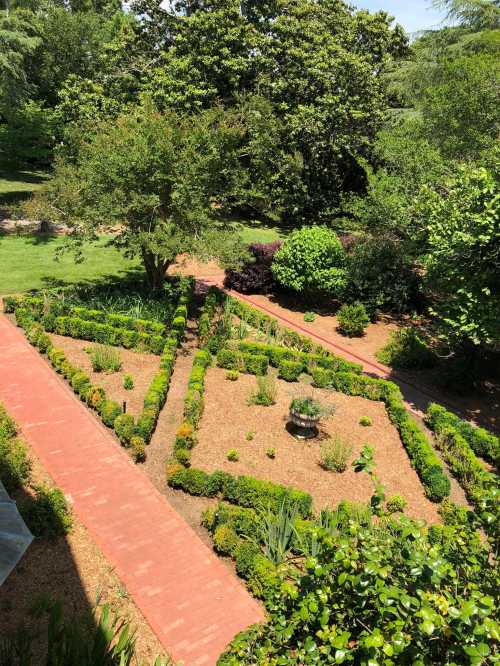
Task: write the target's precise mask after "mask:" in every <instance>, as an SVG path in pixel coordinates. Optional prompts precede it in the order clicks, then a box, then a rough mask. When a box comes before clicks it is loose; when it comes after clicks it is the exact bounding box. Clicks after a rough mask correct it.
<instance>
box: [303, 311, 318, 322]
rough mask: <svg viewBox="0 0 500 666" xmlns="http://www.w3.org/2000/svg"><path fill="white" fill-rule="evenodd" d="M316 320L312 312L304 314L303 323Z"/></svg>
mask: <svg viewBox="0 0 500 666" xmlns="http://www.w3.org/2000/svg"><path fill="white" fill-rule="evenodd" d="M315 319H316V315H315V314H314V312H304V321H305V322H313V321H314V320H315Z"/></svg>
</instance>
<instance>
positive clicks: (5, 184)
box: [0, 166, 48, 206]
mask: <svg viewBox="0 0 500 666" xmlns="http://www.w3.org/2000/svg"><path fill="white" fill-rule="evenodd" d="M47 178H48V175H47V174H46V173H45V172H43V171H30V170H28V169H25V170H22V171H12V170H8V169H6V168H2V167H1V166H0V206H2V205H4V206H11V205H13V204H16V203H19V202H20V201H22V200H23V199H27V198H28V197H29V196H30V195H31V194H32V193H33V192H34V191H35V190H38V189H39V188H40V187H41V186H42V185H43V183H44V182H45V180H47Z"/></svg>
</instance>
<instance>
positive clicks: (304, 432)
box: [286, 409, 319, 440]
mask: <svg viewBox="0 0 500 666" xmlns="http://www.w3.org/2000/svg"><path fill="white" fill-rule="evenodd" d="M318 423H319V416H317V417H316V416H306V415H305V414H299V413H298V412H295V411H293V410H292V409H291V410H290V421H289V422H288V423H287V425H286V429H287V430H288V432H289V433H290V434H291V435H292V437H295V439H300V440H304V439H314V438H315V437H317V436H318V434H319V430H318Z"/></svg>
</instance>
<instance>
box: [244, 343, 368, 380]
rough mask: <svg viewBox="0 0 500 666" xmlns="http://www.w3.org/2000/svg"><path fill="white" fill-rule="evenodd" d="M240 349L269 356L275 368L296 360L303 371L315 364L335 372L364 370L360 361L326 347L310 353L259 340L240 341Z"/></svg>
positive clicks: (359, 371)
mask: <svg viewBox="0 0 500 666" xmlns="http://www.w3.org/2000/svg"><path fill="white" fill-rule="evenodd" d="M238 349H239V350H240V351H241V352H245V353H249V354H259V355H263V356H267V357H268V358H269V362H270V364H271V365H272V366H274V367H275V368H278V367H279V365H280V363H281V362H282V361H294V362H295V363H301V364H302V366H303V372H307V371H309V370H310V369H311V368H313V367H315V366H319V367H322V368H326V369H328V370H332V371H334V372H354V373H356V374H360V373H361V372H362V367H361V365H360V364H359V363H351V362H350V361H345V360H344V359H343V358H340V357H339V356H335V355H334V354H331V353H329V352H326V351H325V350H324V349H321V351H322V353H310V352H304V351H295V350H293V349H287V348H285V347H279V346H277V345H266V344H262V343H258V342H239V343H238Z"/></svg>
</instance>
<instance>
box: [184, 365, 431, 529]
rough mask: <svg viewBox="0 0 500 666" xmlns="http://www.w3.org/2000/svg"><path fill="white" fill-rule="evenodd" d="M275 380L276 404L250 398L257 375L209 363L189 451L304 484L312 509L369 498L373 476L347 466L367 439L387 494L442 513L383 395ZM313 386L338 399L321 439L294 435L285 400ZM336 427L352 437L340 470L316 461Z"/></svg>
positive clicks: (427, 512) (214, 464) (208, 466)
mask: <svg viewBox="0 0 500 666" xmlns="http://www.w3.org/2000/svg"><path fill="white" fill-rule="evenodd" d="M276 386H277V401H276V404H275V405H273V406H271V407H260V406H255V405H248V404H247V400H248V398H249V395H250V394H251V392H252V391H253V390H254V389H255V387H256V379H255V377H253V376H250V375H240V377H239V379H238V380H237V381H236V382H230V381H228V380H227V379H226V378H225V371H224V370H221V369H219V368H211V369H209V370H208V372H207V376H206V393H205V412H204V415H203V418H202V420H201V425H200V429H199V433H198V444H197V446H196V447H195V448H194V449H193V452H192V458H191V463H192V465H193V467H197V468H201V469H204V470H206V471H214V470H216V469H222V470H226V471H228V472H231V473H232V474H250V475H252V476H255V477H257V478H259V479H268V480H270V481H274V482H277V483H283V484H286V485H289V486H294V487H296V488H300V489H301V490H305V491H307V492H309V493H311V495H312V497H313V500H314V506H315V509H316V510H319V509H321V508H323V507H333V506H335V505H337V504H338V502H340V500H342V499H346V500H350V501H362V502H366V501H367V500H369V499H370V497H371V495H372V490H373V489H372V485H371V482H370V479H369V477H368V476H367V475H366V474H357V473H356V472H354V470H353V469H352V467H351V466H350V464H351V463H352V461H353V460H354V459H355V458H356V457H358V455H359V453H360V451H361V449H362V447H363V445H364V444H365V443H366V444H369V445H370V446H372V447H374V449H375V463H376V472H377V474H378V476H379V478H380V479H381V481H382V483H383V484H384V486H385V488H386V495H387V497H390V496H391V495H395V494H399V495H402V496H403V497H404V498H405V499H406V501H407V503H408V505H407V513H408V515H409V516H412V517H414V518H423V519H425V520H426V521H428V522H437V521H438V520H439V516H438V513H437V507H436V505H435V504H433V503H432V502H430V501H429V500H427V499H426V497H425V495H424V491H423V488H422V485H421V483H420V481H419V478H418V476H417V474H416V472H415V471H414V470H413V469H412V467H411V465H410V461H409V458H408V455H407V453H406V451H405V449H404V447H403V445H402V443H401V440H400V438H399V435H398V433H397V431H396V429H395V428H394V426H393V425H392V424H391V423H390V421H389V419H388V417H387V414H386V412H385V408H384V405H383V404H382V403H380V402H373V401H370V400H366V399H364V398H358V397H349V396H346V395H344V394H341V393H336V392H329V391H326V390H320V389H312V388H311V387H310V386H308V385H306V384H302V383H290V384H289V383H287V382H284V381H282V380H276ZM311 393H312V394H313V395H314V397H316V398H317V399H319V400H320V401H321V402H323V403H324V404H328V405H331V404H333V405H334V407H335V413H334V415H333V416H331V417H328V418H325V419H323V420H322V423H321V428H320V431H321V432H320V437H319V438H318V439H316V440H310V441H306V442H304V441H297V440H296V439H295V438H294V437H292V435H290V434H289V432H288V431H287V430H286V424H287V421H288V418H287V416H288V407H289V404H290V401H291V399H292V398H293V397H296V396H298V395H311ZM222 415H224V417H223V419H222V418H221V416H222ZM362 416H369V417H370V418H371V419H372V425H371V426H369V427H364V426H361V425H360V424H359V420H360V418H361V417H362ZM332 435H338V436H339V437H340V438H341V439H342V440H343V441H345V442H349V443H350V444H351V445H352V452H351V455H350V459H349V467H348V469H347V470H346V471H345V472H343V473H340V474H339V473H336V472H328V471H325V470H323V469H322V468H321V467H320V465H319V461H320V447H321V444H320V440H322V439H324V438H327V437H328V436H332ZM249 437H252V439H251V441H248V438H249ZM232 448H234V449H237V451H238V452H239V461H238V462H230V461H228V460H227V458H226V454H227V452H228V451H229V449H232ZM268 448H274V449H275V450H276V458H275V459H274V460H273V459H270V458H268V457H267V455H266V450H267V449H268Z"/></svg>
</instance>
